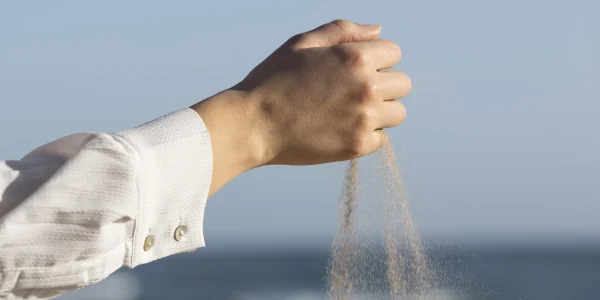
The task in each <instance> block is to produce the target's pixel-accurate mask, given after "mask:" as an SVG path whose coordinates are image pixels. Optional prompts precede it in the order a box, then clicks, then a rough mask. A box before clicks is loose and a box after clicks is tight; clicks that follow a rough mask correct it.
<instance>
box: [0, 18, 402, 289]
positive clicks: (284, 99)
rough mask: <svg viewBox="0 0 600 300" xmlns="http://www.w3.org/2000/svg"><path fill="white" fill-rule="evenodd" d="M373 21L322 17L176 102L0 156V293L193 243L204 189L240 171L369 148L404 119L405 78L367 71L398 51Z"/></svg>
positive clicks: (66, 284) (347, 155) (79, 279)
mask: <svg viewBox="0 0 600 300" xmlns="http://www.w3.org/2000/svg"><path fill="white" fill-rule="evenodd" d="M379 29H380V28H379V27H378V26H363V25H358V24H353V23H350V22H346V21H334V22H332V23H329V24H326V25H323V26H321V27H319V28H316V29H315V30H312V31H309V32H307V33H304V34H300V35H297V36H295V37H293V38H291V39H290V40H289V41H287V42H286V43H285V44H284V45H282V46H281V48H279V49H277V50H276V51H275V52H274V53H273V54H272V55H271V56H269V57H268V58H267V59H266V60H265V61H263V62H262V63H261V64H260V65H258V66H257V67H256V68H255V69H254V70H252V72H250V73H249V75H248V76H247V77H246V78H245V79H244V80H242V81H241V82H240V83H238V84H237V85H235V86H234V87H232V88H231V89H228V90H226V91H223V92H221V93H218V94H216V95H214V96H212V97H210V98H208V99H206V100H204V101H201V102H199V103H197V104H195V105H193V106H191V107H190V108H188V109H184V110H181V111H178V112H175V113H173V114H170V115H167V116H165V117H163V118H160V119H157V120H154V121H152V122H150V123H148V124H145V125H142V126H140V127H137V128H135V129H131V130H127V131H124V132H120V133H117V134H104V133H99V134H87V135H86V134H82V135H74V136H69V137H66V138H63V139H61V140H58V141H55V142H53V143H50V144H48V145H46V146H43V147H41V148H39V149H37V150H35V151H33V152H32V153H31V154H29V155H27V156H26V157H25V158H23V159H22V160H20V161H12V162H11V161H7V162H2V163H0V192H2V201H1V202H0V298H3V297H13V298H16V299H25V298H36V297H37V298H49V297H53V296H56V295H58V294H60V293H63V292H65V291H68V290H72V289H75V288H79V287H82V286H85V285H89V284H92V283H94V282H97V281H99V280H102V279H103V278H105V277H107V276H108V275H109V274H111V273H112V272H114V271H115V270H117V269H118V268H120V267H121V266H128V267H135V266H137V265H140V264H144V263H148V262H150V261H153V260H156V259H160V258H162V257H165V256H168V255H172V254H176V253H180V252H184V251H192V250H194V249H196V248H198V247H202V246H204V238H203V233H202V220H203V215H204V206H205V204H206V200H207V198H208V197H209V196H210V195H212V194H213V193H215V192H216V191H218V190H219V189H220V188H221V187H223V186H224V185H225V184H226V183H227V182H229V181H231V180H232V179H233V178H235V177H236V176H238V175H240V174H241V173H243V172H246V171H248V170H250V169H253V168H257V167H260V166H265V165H273V164H286V165H310V164H320V163H327V162H334V161H342V160H347V159H351V158H356V157H360V156H364V155H367V154H369V153H371V152H374V151H375V150H377V149H378V148H380V147H381V146H382V138H381V135H380V132H381V130H380V129H382V128H388V127H393V126H396V125H398V124H399V123H401V122H402V120H403V119H404V116H405V110H404V106H402V104H400V103H399V102H397V101H394V99H396V98H401V97H403V96H405V95H406V94H407V93H408V92H409V91H410V80H409V79H408V77H407V76H406V75H405V74H403V73H401V72H395V71H389V72H379V70H382V69H387V68H390V67H392V66H393V65H394V64H396V63H397V62H398V61H399V59H400V50H399V48H398V46H397V45H395V44H394V43H392V42H390V41H385V40H377V39H376V38H377V37H378V35H379ZM209 133H210V134H209ZM182 226H183V227H182ZM9 299H11V298H9Z"/></svg>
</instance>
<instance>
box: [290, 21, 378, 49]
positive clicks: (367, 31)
mask: <svg viewBox="0 0 600 300" xmlns="http://www.w3.org/2000/svg"><path fill="white" fill-rule="evenodd" d="M380 32H381V26H378V25H362V24H357V23H352V22H350V21H346V20H335V21H333V22H330V23H327V24H324V25H321V26H319V27H317V28H315V29H313V30H311V31H309V32H306V33H304V34H302V35H300V36H301V38H300V40H299V41H298V43H297V45H296V46H297V47H299V48H309V47H330V46H334V45H338V44H342V43H350V42H363V41H368V40H372V39H375V38H377V37H378V36H379V33H380Z"/></svg>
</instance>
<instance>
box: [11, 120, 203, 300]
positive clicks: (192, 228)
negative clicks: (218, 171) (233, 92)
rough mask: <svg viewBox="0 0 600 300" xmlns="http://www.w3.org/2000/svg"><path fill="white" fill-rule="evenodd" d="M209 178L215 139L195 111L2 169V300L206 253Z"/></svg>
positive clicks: (73, 141) (76, 139)
mask: <svg viewBox="0 0 600 300" xmlns="http://www.w3.org/2000/svg"><path fill="white" fill-rule="evenodd" d="M211 179H212V148H211V144H210V137H209V133H208V131H207V129H206V126H205V125H204V123H203V121H202V119H201V118H200V117H199V116H198V114H197V113H196V112H194V111H193V110H191V109H183V110H180V111H177V112H174V113H171V114H169V115H166V116H164V117H161V118H159V119H157V120H154V121H152V122H149V123H147V124H144V125H142V126H139V127H137V128H134V129H131V130H127V131H124V132H120V133H117V134H106V133H90V134H75V135H71V136H67V137H65V138H62V139H59V140H57V141H54V142H52V143H49V144H47V145H44V146H42V147H40V148H38V149H36V150H34V151H33V152H31V153H30V154H28V155H27V156H25V157H24V158H23V159H21V160H18V161H0V196H1V198H0V299H11V300H12V299H47V298H51V297H54V296H57V295H59V294H61V293H64V292H66V291H69V290H73V289H76V288H80V287H83V286H86V285H89V284H92V283H95V282H98V281H100V280H102V279H104V278H106V277H107V276H108V275H110V274H111V273H113V272H114V271H115V270H117V269H119V268H120V267H122V266H127V267H135V266H137V265H140V264H144V263H148V262H151V261H153V260H156V259H160V258H163V257H165V256H169V255H172V254H176V253H180V252H187V251H193V250H195V249H196V248H199V247H203V246H204V236H203V228H202V221H203V218H204V207H205V205H206V200H207V197H208V190H209V187H210V182H211ZM179 225H185V226H187V228H188V233H187V236H186V238H185V239H183V240H182V241H176V240H175V238H174V232H175V229H176V228H177V226H179ZM148 235H152V236H153V237H154V239H155V245H154V246H153V247H152V248H150V249H149V250H148V251H144V240H145V239H146V237H147V236H148Z"/></svg>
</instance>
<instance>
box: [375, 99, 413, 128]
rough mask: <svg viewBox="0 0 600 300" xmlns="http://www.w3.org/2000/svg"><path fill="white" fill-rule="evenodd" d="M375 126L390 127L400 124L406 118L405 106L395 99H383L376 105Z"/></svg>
mask: <svg viewBox="0 0 600 300" xmlns="http://www.w3.org/2000/svg"><path fill="white" fill-rule="evenodd" d="M377 116H378V118H377V124H376V126H377V128H378V129H381V128H391V127H396V126H398V125H400V123H402V122H403V121H404V119H405V118H406V107H404V104H402V103H400V102H399V101H396V100H390V101H384V102H382V103H380V104H379V107H378V115H377Z"/></svg>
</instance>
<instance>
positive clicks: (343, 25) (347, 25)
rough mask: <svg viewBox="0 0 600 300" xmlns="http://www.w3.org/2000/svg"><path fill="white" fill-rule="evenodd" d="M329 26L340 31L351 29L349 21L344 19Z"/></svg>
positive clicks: (334, 21)
mask: <svg viewBox="0 0 600 300" xmlns="http://www.w3.org/2000/svg"><path fill="white" fill-rule="evenodd" d="M330 24H331V25H333V26H336V27H338V28H339V29H340V30H342V31H347V30H349V29H350V27H351V24H350V21H348V20H344V19H337V20H333V21H331V23H330Z"/></svg>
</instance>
